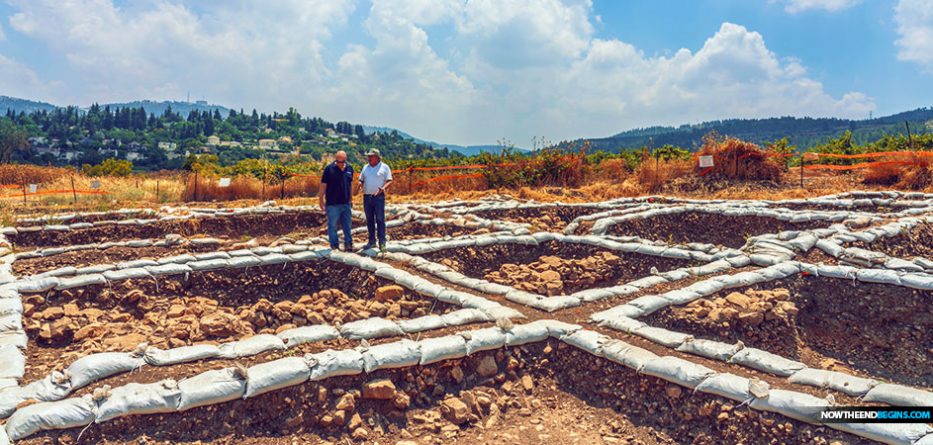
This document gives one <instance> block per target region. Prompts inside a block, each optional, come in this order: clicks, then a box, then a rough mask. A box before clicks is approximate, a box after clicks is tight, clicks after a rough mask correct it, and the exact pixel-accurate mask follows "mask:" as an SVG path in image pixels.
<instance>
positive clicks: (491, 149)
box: [363, 125, 528, 156]
mask: <svg viewBox="0 0 933 445" xmlns="http://www.w3.org/2000/svg"><path fill="white" fill-rule="evenodd" d="M363 130H364V131H365V132H366V134H373V133H392V132H393V131H395V132H398V135H399V136H401V137H403V138H405V139H409V140H411V141H412V142H415V143H418V144H426V145H429V146H431V147H433V148H436V149H440V148H446V149H448V150H451V151H455V152H457V153H460V154H462V155H464V156H475V155H478V154H480V153H499V152H500V151H501V150H502V147H501V146H499V145H457V144H445V143H441V142H434V141H427V140H424V139H419V138H416V137H414V136H412V135H410V134H408V133H406V132H404V131H401V130H398V129H395V128H391V127H376V126H372V125H363ZM515 149H516V150H520V151H528V149H527V148H524V147H515Z"/></svg>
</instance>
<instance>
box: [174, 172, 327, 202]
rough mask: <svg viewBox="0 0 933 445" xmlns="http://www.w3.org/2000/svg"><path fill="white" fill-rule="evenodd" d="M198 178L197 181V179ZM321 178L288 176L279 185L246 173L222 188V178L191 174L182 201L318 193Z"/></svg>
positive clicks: (293, 196) (229, 199) (282, 196)
mask: <svg viewBox="0 0 933 445" xmlns="http://www.w3.org/2000/svg"><path fill="white" fill-rule="evenodd" d="M196 180H197V182H195V181H196ZM319 186H320V179H318V178H317V177H311V176H298V177H292V178H288V179H286V180H285V182H284V186H283V184H282V183H278V184H269V183H263V181H260V180H258V179H254V178H249V177H246V176H238V177H235V178H232V180H231V181H230V186H228V187H221V186H220V182H219V178H205V177H202V176H199V177H195V176H193V175H188V177H187V178H185V179H184V190H183V192H182V194H181V199H182V201H185V202H192V201H199V202H203V201H208V202H211V201H235V200H241V199H255V200H260V201H263V200H268V199H285V198H295V197H310V196H317V191H318V187H319Z"/></svg>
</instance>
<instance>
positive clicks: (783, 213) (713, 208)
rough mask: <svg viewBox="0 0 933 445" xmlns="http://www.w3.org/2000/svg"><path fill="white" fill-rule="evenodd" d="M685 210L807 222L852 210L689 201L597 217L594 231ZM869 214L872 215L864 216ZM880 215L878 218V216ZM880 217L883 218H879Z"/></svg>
mask: <svg viewBox="0 0 933 445" xmlns="http://www.w3.org/2000/svg"><path fill="white" fill-rule="evenodd" d="M685 212H697V213H710V214H716V215H722V216H740V217H741V216H760V217H767V218H774V219H778V220H781V221H788V222H808V221H828V222H839V221H844V220H846V219H849V218H851V217H852V216H853V212H848V211H803V210H801V211H794V210H786V209H773V208H764V207H756V206H740V205H738V204H735V203H733V204H729V205H708V204H707V205H704V204H687V205H680V206H671V207H663V208H657V209H649V210H646V211H644V212H640V213H634V214H627V215H622V216H614V217H608V218H602V219H598V220H596V222H595V223H594V224H593V229H592V233H594V234H597V235H602V234H605V233H606V232H607V231H608V230H609V228H610V227H612V226H613V225H616V224H620V223H623V222H625V221H629V220H633V219H644V218H651V217H655V216H662V215H675V214H680V213H685ZM864 216H866V217H870V215H864ZM875 218H877V217H875ZM878 220H880V218H878Z"/></svg>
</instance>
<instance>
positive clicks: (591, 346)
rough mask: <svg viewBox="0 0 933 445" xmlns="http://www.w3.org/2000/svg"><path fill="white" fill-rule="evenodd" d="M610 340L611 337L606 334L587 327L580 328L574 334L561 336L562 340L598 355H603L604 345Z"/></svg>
mask: <svg viewBox="0 0 933 445" xmlns="http://www.w3.org/2000/svg"><path fill="white" fill-rule="evenodd" d="M609 340H610V338H609V337H606V336H605V335H602V334H600V333H598V332H596V331H588V330H585V329H580V330H578V331H576V332H574V333H572V334H569V335H564V336H562V337H560V341H562V342H564V343H567V344H569V345H571V346H574V347H577V348H580V349H582V350H584V351H586V352H589V353H590V354H593V355H595V356H597V357H602V356H603V351H602V345H603V344H604V343H606V342H607V341H609Z"/></svg>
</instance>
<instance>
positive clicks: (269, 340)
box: [218, 334, 285, 359]
mask: <svg viewBox="0 0 933 445" xmlns="http://www.w3.org/2000/svg"><path fill="white" fill-rule="evenodd" d="M281 349H285V343H283V342H282V340H280V339H279V338H278V337H276V336H274V335H272V334H258V335H254V336H252V337H249V338H246V339H243V340H238V341H234V342H230V343H224V344H222V345H220V347H218V350H219V351H220V355H219V357H220V358H226V359H233V358H240V357H251V356H254V355H256V354H261V353H263V352H266V351H275V350H281Z"/></svg>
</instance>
